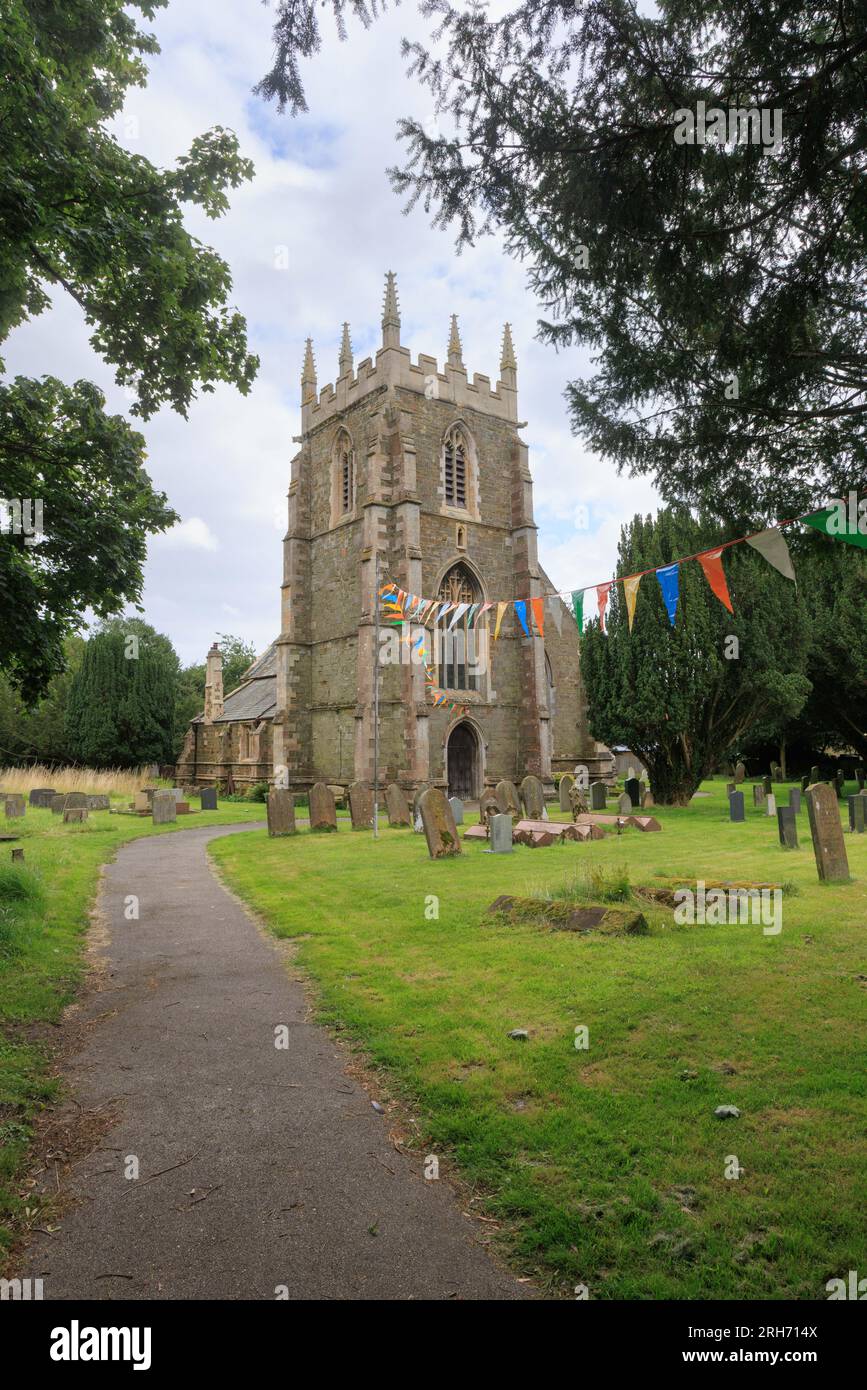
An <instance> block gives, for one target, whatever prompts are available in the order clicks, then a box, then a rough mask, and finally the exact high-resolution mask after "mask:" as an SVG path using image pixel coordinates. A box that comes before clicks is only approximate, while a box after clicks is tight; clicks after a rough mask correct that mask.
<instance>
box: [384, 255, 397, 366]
mask: <svg viewBox="0 0 867 1390" xmlns="http://www.w3.org/2000/svg"><path fill="white" fill-rule="evenodd" d="M382 346H383V347H384V348H392V347H394V348H396V347H400V310H399V308H398V303H397V283H396V281H395V277H394V271H393V270H389V271H388V273H387V275H386V277H385V301H384V303H383V306H382Z"/></svg>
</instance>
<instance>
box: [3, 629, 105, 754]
mask: <svg viewBox="0 0 867 1390" xmlns="http://www.w3.org/2000/svg"><path fill="white" fill-rule="evenodd" d="M86 645H87V644H86V642H85V639H84V638H83V637H80V636H74V637H67V639H66V641H65V642H64V644H63V663H64V668H63V670H62V671H59V672H58V673H57V675H55V676H52V678H51V680H50V681H49V684H48V689H47V690H46V692H45V695H44V697H43V698H42V699H41V700H40V701H39V703H38V704H37V705H35V706H34V707H32V708H30V709H28V708H27V706H26V705H25V703H24V701H23V700H22V698H21V696H20V694H19V693H18V691H17V690H16V689H15V688H14V687H13V686H12V684H11V682H10V681H9V680H8V678H7V677H6V676H4V675H3V673H2V672H0V762H5V763H8V764H10V765H20V764H22V763H31V762H37V763H49V764H54V763H59V764H64V763H68V762H69V761H70V755H69V749H68V747H67V741H66V710H67V705H68V702H69V692H70V689H71V687H72V682H73V679H74V677H75V674H76V672H77V671H78V668H79V667H80V665H81V663H82V660H83V658H84V649H85V646H86Z"/></svg>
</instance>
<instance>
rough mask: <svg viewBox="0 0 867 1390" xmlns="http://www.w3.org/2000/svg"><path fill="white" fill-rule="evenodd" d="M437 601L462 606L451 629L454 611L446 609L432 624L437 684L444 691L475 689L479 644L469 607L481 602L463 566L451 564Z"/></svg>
mask: <svg viewBox="0 0 867 1390" xmlns="http://www.w3.org/2000/svg"><path fill="white" fill-rule="evenodd" d="M439 600H440V602H441V603H446V602H448V603H451V604H456V605H460V604H464V605H466V607H465V608H464V611H463V613H462V614H461V616H460V618H459V619H458V621H457V622H456V623H455V625H454V627H452V626H451V624H452V622H453V621H454V616H455V609H454V608H450V609H449V610H448V612H447V613H445V614H444V616H443V617H442V618H441V619H440V620H439V621H438V623H437V624H436V633H435V643H436V652H437V660H438V663H439V681H440V685H441V686H443V688H444V689H446V690H478V689H479V688H480V672H479V670H478V666H479V659H478V658H479V643H478V633H477V631H476V625H475V619H476V616H477V612H478V610H474V609H473V605H474V604H479V603H481V602H482V593H481V590H480V588H479V585H478V582H477V580H476V577H475V575H474V574H473V573H472V571H471V570H470V569H469V567H468V566H467V565H463V564H460V563H459V564H457V565H452V567H451V569H450V570H449V571H448V573H447V574H446V575H445V578H444V579H443V582H442V584H441V585H440V591H439Z"/></svg>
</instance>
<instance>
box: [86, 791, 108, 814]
mask: <svg viewBox="0 0 867 1390" xmlns="http://www.w3.org/2000/svg"><path fill="white" fill-rule="evenodd" d="M87 809H88V811H110V810H111V802H110V801H109V799H108V797H107V796H104V795H103V794H102V793H97V794H96V795H95V796H89V797H88V798H87Z"/></svg>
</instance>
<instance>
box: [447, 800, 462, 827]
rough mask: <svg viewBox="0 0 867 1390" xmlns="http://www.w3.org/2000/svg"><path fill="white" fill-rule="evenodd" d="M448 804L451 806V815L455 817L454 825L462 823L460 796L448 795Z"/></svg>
mask: <svg viewBox="0 0 867 1390" xmlns="http://www.w3.org/2000/svg"><path fill="white" fill-rule="evenodd" d="M449 805H450V806H451V808H452V815H453V816H454V818H455V825H463V823H464V803H463V802H462V801H461V798H460V797H459V796H450V797H449Z"/></svg>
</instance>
